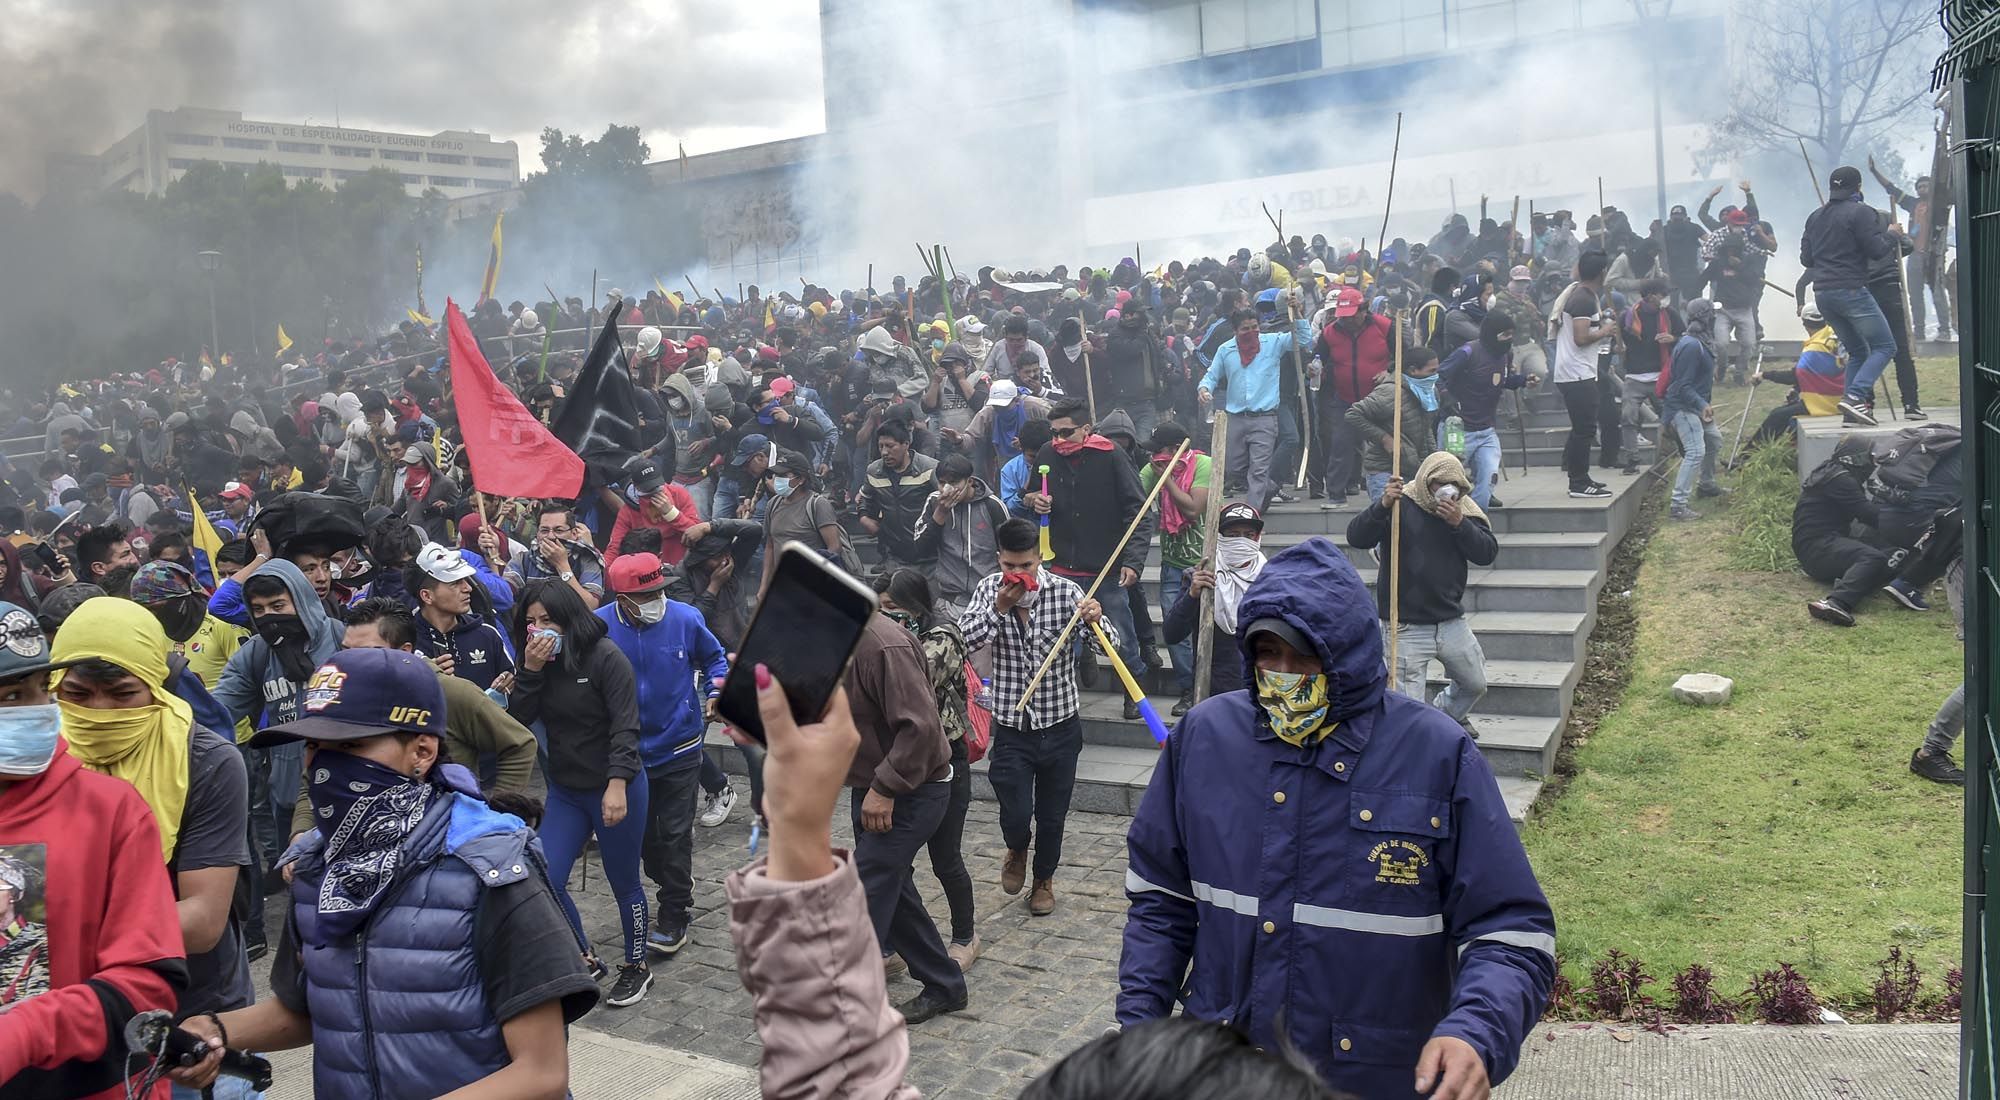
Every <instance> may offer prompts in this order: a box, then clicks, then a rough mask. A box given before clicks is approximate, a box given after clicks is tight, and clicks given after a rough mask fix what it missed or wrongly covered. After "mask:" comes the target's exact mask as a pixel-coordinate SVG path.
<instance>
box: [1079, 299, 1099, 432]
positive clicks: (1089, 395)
mask: <svg viewBox="0 0 2000 1100" xmlns="http://www.w3.org/2000/svg"><path fill="white" fill-rule="evenodd" d="M1076 327H1077V330H1078V331H1079V332H1081V333H1083V400H1084V402H1085V403H1086V404H1088V405H1089V407H1090V422H1091V423H1092V424H1095V423H1097V382H1096V381H1095V380H1094V379H1092V378H1091V377H1090V328H1089V326H1087V325H1085V324H1084V323H1083V314H1081V313H1079V314H1077V316H1076Z"/></svg>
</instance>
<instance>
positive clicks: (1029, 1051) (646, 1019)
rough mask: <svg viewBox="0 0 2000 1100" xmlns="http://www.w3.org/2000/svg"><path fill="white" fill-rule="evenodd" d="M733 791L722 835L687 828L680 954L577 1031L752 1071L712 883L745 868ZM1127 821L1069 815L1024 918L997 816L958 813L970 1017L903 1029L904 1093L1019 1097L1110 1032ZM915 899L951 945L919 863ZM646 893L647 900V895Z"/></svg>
mask: <svg viewBox="0 0 2000 1100" xmlns="http://www.w3.org/2000/svg"><path fill="white" fill-rule="evenodd" d="M734 781H735V782H736V784H737V790H738V794H739V795H740V796H741V797H739V798H738V799H737V803H736V809H735V811H734V812H733V813H732V814H731V816H730V820H729V821H728V822H727V823H725V824H724V825H722V826H721V827H719V828H714V829H703V828H699V827H697V828H696V829H695V834H696V835H695V856H694V882H695V890H694V893H695V907H694V923H693V925H692V928H691V932H690V939H689V943H688V946H686V947H684V948H682V949H681V951H680V953H679V954H677V955H675V956H674V957H673V959H671V960H669V961H666V962H660V961H658V960H655V962H654V981H653V988H652V991H651V992H649V993H647V994H646V999H645V1000H643V1001H641V1002H640V1003H639V1004H637V1005H634V1006H632V1007H631V1008H622V1009H621V1008H608V1007H602V1006H600V1007H599V1008H597V1009H596V1010H595V1011H593V1012H591V1014H590V1015H589V1016H586V1017H585V1018H584V1019H583V1021H582V1026H584V1027H589V1028H593V1029H596V1030H598V1031H604V1032H608V1033H610V1034H613V1035H618V1036H621V1037H624V1038H627V1039H633V1040H637V1041H640V1042H648V1043H658V1044H660V1045H662V1046H667V1047H672V1048H675V1049H678V1050H685V1051H692V1052H694V1053H696V1054H705V1055H709V1056H711V1057H715V1058H721V1059H723V1060H725V1061H729V1062H734V1063H736V1064H738V1065H744V1066H755V1065H756V1064H757V1058H758V1054H759V1053H760V1051H761V1047H760V1046H759V1044H758V1042H757V1032H756V1028H755V1026H754V1025H753V1023H752V1021H751V1014H750V998H749V996H748V995H747V994H745V993H744V992H743V986H742V985H741V983H739V982H738V981H737V979H736V955H735V952H734V950H733V949H732V948H731V947H730V944H729V913H728V909H727V906H726V905H725V902H724V898H723V894H722V880H723V878H724V877H725V876H726V875H728V874H729V872H731V871H733V870H735V869H736V868H737V867H739V866H741V865H742V864H743V863H744V862H745V861H746V860H747V859H748V852H747V850H746V849H747V845H748V843H749V834H750V814H749V805H750V800H749V796H748V792H747V790H746V789H745V788H744V785H743V780H742V779H741V777H736V778H735V780H734ZM841 806H842V808H843V809H844V808H845V806H846V802H845V800H842V802H841ZM1130 821H1131V819H1130V818H1128V817H1125V816H1123V815H1116V814H1088V813H1072V814H1071V815H1070V819H1069V827H1068V831H1067V832H1066V833H1065V834H1064V837H1063V866H1062V870H1061V871H1060V872H1058V873H1057V875H1056V911H1055V912H1054V913H1053V914H1051V915H1049V916H1046V917H1031V916H1029V915H1028V892H1027V891H1026V890H1023V891H1021V893H1020V894H1018V895H1016V896H1014V897H1008V896H1007V895H1006V894H1003V893H1001V892H1000V859H1001V857H1002V856H1003V855H1004V854H1005V845H1003V844H1002V843H1001V842H1000V823H999V816H998V807H997V806H996V804H995V803H992V802H985V801H980V800H977V799H975V800H974V801H973V803H972V808H971V810H970V811H968V812H967V814H966V822H965V862H966V866H967V868H968V869H969V870H970V871H971V872H972V885H973V903H974V906H975V907H976V912H977V914H978V917H977V920H978V925H977V927H978V930H979V939H980V943H981V948H982V951H981V955H980V958H979V961H978V962H977V963H976V964H974V965H973V967H972V969H971V970H970V971H969V972H968V973H967V975H966V978H967V982H968V985H969V987H970V989H969V996H970V1001H971V1004H970V1006H969V1007H968V1008H967V1009H966V1010H965V1011H964V1012H960V1013H955V1014H951V1015H947V1016H940V1017H938V1018H937V1019H935V1020H932V1021H930V1022H929V1023H926V1024H922V1025H919V1026H917V1027H915V1028H912V1029H910V1064H911V1072H910V1080H911V1083H912V1084H915V1085H916V1086H917V1087H918V1088H920V1089H922V1090H923V1092H924V1095H925V1096H927V1097H929V1096H937V1097H961V1096H963V1097H988V1096H992V1097H1002V1096H1004V1097H1012V1096H1015V1095H1018V1094H1019V1093H1020V1091H1021V1088H1022V1086H1023V1084H1024V1083H1025V1082H1026V1081H1027V1080H1028V1079H1030V1078H1032V1077H1034V1076H1035V1075H1036V1074H1037V1073H1039V1072H1041V1071H1042V1070H1043V1069H1045V1068H1047V1067H1048V1066H1049V1065H1051V1064H1053V1063H1054V1062H1055V1061H1056V1060H1057V1059H1059V1058H1061V1057H1062V1056H1063V1055H1065V1054H1068V1053H1069V1052H1070V1051H1072V1050H1075V1049H1076V1048H1077V1047H1079V1046H1081V1045H1083V1044H1084V1043H1085V1042H1087V1041H1089V1040H1090V1039H1093V1038H1095V1037H1096V1036H1098V1035H1100V1034H1102V1033H1103V1031H1104V1029H1105V1028H1106V1027H1108V1026H1110V1024H1111V1022H1112V1001H1113V998H1114V997H1115V996H1116V994H1117V991H1118V949H1119V937H1120V936H1121V934H1122V932H1123V930H1124V927H1125V908H1126V906H1125V830H1126V827H1127V825H1128V824H1129V823H1130ZM852 836H853V830H852V829H851V828H849V826H848V819H847V815H846V814H845V813H841V814H837V815H836V821H835V823H834V843H835V844H838V845H843V846H844V845H847V844H849V843H851V842H852ZM588 870H589V876H590V879H589V884H588V885H587V886H584V885H582V871H581V870H579V872H578V873H576V874H575V875H573V876H572V879H571V893H570V896H571V897H572V898H574V899H575V900H576V903H577V908H578V910H579V911H580V912H581V913H582V914H583V922H584V931H585V932H586V933H588V934H589V935H590V937H591V939H592V940H593V941H595V942H596V943H597V944H598V947H599V952H600V954H601V955H602V956H603V957H605V958H607V959H608V958H615V957H617V956H618V954H619V953H620V951H622V950H623V949H622V947H621V945H620V941H619V939H618V922H617V918H616V915H615V913H614V912H613V906H612V900H611V892H610V888H609V886H608V885H607V884H606V882H605V880H604V876H603V872H602V870H601V869H600V868H599V867H598V866H597V864H596V860H595V856H594V854H593V857H592V860H591V862H590V864H589V868H588ZM917 888H918V889H919V890H920V891H921V892H922V893H923V894H924V901H925V904H926V905H927V906H929V908H930V911H931V915H932V916H933V917H934V918H935V919H936V920H937V922H938V926H939V928H940V929H941V930H942V931H943V933H944V934H949V929H950V919H949V912H950V911H949V909H947V908H946V906H945V901H944V892H943V891H942V890H941V889H939V888H938V883H937V877H936V876H935V875H933V874H931V871H930V861H929V859H928V858H927V857H925V856H923V855H919V856H918V858H917ZM647 893H648V896H649V897H650V896H651V894H652V886H651V883H650V882H649V883H648V884H647ZM918 989H919V986H918V984H917V983H916V982H913V981H911V980H910V979H909V978H908V977H907V976H902V977H898V978H896V979H894V980H893V981H891V982H890V983H889V999H890V1000H891V1001H892V1002H900V1001H903V1000H906V999H908V998H910V997H913V996H915V995H916V994H917V992H918Z"/></svg>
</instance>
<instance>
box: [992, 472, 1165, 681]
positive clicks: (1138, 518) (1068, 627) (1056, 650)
mask: <svg viewBox="0 0 2000 1100" xmlns="http://www.w3.org/2000/svg"><path fill="white" fill-rule="evenodd" d="M1193 442H1194V441H1193V440H1191V439H1183V440H1181V445H1180V448H1179V449H1178V450H1176V451H1174V457H1173V458H1172V459H1170V460H1169V461H1168V462H1167V469H1169V470H1171V469H1173V468H1174V463H1176V462H1179V461H1180V460H1181V456H1182V455H1184V454H1186V453H1187V450H1188V447H1189V445H1191V444H1192V443H1193ZM1166 484H1167V479H1166V478H1164V477H1162V478H1161V479H1160V480H1158V481H1156V482H1154V483H1153V491H1152V492H1150V493H1147V494H1146V500H1145V502H1144V503H1142V504H1140V505H1139V511H1138V514H1137V515H1134V516H1133V517H1132V522H1131V523H1129V524H1127V525H1126V527H1125V536H1124V537H1123V538H1121V539H1119V540H1118V545H1117V546H1116V547H1114V548H1112V551H1111V556H1110V557H1108V558H1106V559H1105V560H1104V568H1103V569H1100V570H1098V572H1097V579H1096V580H1094V581H1091V582H1090V588H1089V590H1088V591H1086V592H1084V594H1083V598H1084V599H1086V600H1088V599H1091V598H1093V597H1095V596H1096V595H1097V589H1098V586H1100V585H1102V584H1103V583H1104V578H1105V577H1107V576H1110V575H1111V571H1112V570H1113V569H1116V568H1118V555H1120V554H1123V553H1124V552H1125V544H1126V543H1128V542H1131V541H1132V532H1134V531H1137V530H1138V529H1139V524H1140V523H1141V522H1142V521H1143V520H1145V518H1146V513H1148V512H1150V511H1152V510H1153V502H1154V501H1156V500H1158V499H1159V498H1160V490H1161V489H1163V488H1165V487H1166ZM1079 617H1080V616H1079V615H1076V614H1072V615H1070V617H1069V622H1067V623H1064V624H1063V628H1062V633H1061V634H1058V635H1056V641H1055V644H1054V645H1053V646H1050V647H1049V655H1048V658H1047V659H1046V660H1044V661H1043V662H1042V667H1041V668H1039V669H1036V670H1035V678H1034V679H1032V680H1029V681H1028V687H1027V690H1025V691H1023V692H1021V705H1020V706H1018V707H1016V708H1014V709H1015V710H1017V711H1023V710H1027V709H1028V700H1030V699H1033V698H1034V697H1035V689H1036V688H1038V687H1040V686H1041V684H1042V677H1044V676H1047V675H1048V674H1049V669H1050V668H1052V667H1054V665H1055V663H1056V658H1057V657H1058V656H1061V655H1062V653H1063V643H1064V642H1067V641H1069V632H1070V631H1072V630H1075V629H1076V623H1077V619H1078V618H1079Z"/></svg>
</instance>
